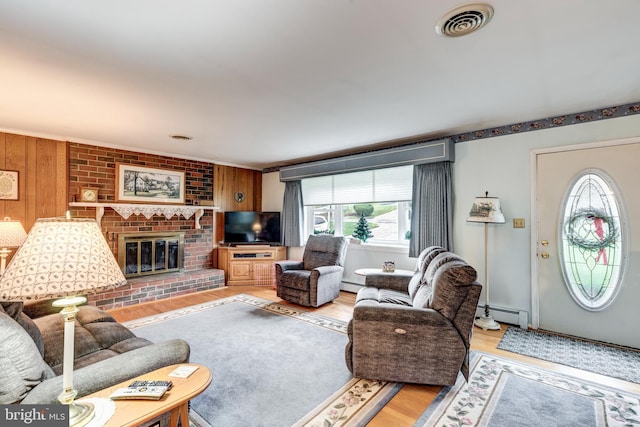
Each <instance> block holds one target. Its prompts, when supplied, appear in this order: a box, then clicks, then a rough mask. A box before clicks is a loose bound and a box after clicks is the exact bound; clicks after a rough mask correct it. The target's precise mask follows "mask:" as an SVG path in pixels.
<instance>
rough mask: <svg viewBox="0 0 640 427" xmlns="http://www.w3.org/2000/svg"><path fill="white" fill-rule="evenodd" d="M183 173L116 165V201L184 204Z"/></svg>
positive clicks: (121, 164)
mask: <svg viewBox="0 0 640 427" xmlns="http://www.w3.org/2000/svg"><path fill="white" fill-rule="evenodd" d="M184 193H185V176H184V172H183V171H176V170H170V169H153V168H147V167H143V166H135V165H127V164H123V163H116V201H117V202H133V203H164V204H167V203H175V204H184V200H185V197H184Z"/></svg>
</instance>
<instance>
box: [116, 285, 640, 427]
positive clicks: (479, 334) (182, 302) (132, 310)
mask: <svg viewBox="0 0 640 427" xmlns="http://www.w3.org/2000/svg"><path fill="white" fill-rule="evenodd" d="M237 294H249V295H253V296H256V297H259V298H265V299H269V300H272V301H275V302H279V303H282V304H286V305H292V304H290V303H288V302H286V301H283V300H281V299H280V298H278V297H277V296H276V293H275V290H273V289H272V288H271V287H269V286H229V287H225V288H220V289H215V290H211V291H204V292H198V293H194V294H189V295H185V296H181V297H175V298H170V299H166V300H162V301H157V302H149V303H144V304H138V305H135V306H131V307H125V308H119V309H114V310H110V311H109V312H110V313H111V315H113V316H114V317H115V318H116V320H118V321H120V322H124V321H127V320H133V319H137V318H141V317H146V316H151V315H153V314H158V313H162V312H166V311H171V310H175V309H178V308H182V307H186V306H189V305H195V304H201V303H204V302H207V301H212V300H216V299H220V298H225V297H228V296H233V295H237ZM354 303H355V294H353V293H350V292H341V293H340V297H339V298H338V299H336V300H335V301H333V302H332V303H329V304H325V305H324V306H322V307H319V308H316V309H313V308H305V309H308V310H309V311H314V312H317V313H320V314H322V315H325V316H329V317H333V318H335V319H340V320H344V321H348V320H350V319H351V314H352V311H353V305H354ZM505 330H506V328H504V327H503V329H502V330H500V331H484V330H482V329H478V328H474V333H473V339H472V341H471V349H472V350H480V351H484V352H486V353H493V354H497V355H501V356H503V357H507V358H510V359H513V360H520V361H523V362H526V363H529V364H532V365H537V366H541V367H543V368H546V369H548V370H552V371H555V372H560V373H565V374H568V375H573V376H578V377H580V378H583V379H587V380H591V381H594V382H598V383H602V384H606V385H609V386H612V387H617V388H620V389H623V390H626V391H630V392H634V393H640V384H634V383H630V382H627V381H622V380H617V379H614V378H609V377H604V376H601V375H598V374H593V373H590V372H586V371H581V370H578V369H573V368H570V367H567V366H564V365H559V364H556V363H551V362H545V361H543V360H540V359H534V358H531V357H527V356H521V355H518V354H514V353H511V352H506V351H502V350H498V349H497V346H498V343H499V342H500V339H501V337H502V335H503V334H504V332H505ZM440 389H441V387H440V386H425V385H415V384H407V385H405V386H403V387H402V389H401V390H400V391H399V392H398V394H396V396H395V397H394V398H393V399H391V401H390V402H389V403H388V404H387V405H386V406H385V407H384V408H383V409H382V410H381V411H380V412H379V413H378V415H376V417H375V418H374V419H373V420H372V421H371V422H370V423H369V424H368V426H369V427H389V426H398V427H400V426H413V424H414V423H415V421H416V420H417V419H418V417H419V416H420V415H421V414H422V412H423V411H424V410H425V409H426V408H427V406H429V404H430V403H431V401H432V400H433V399H434V398H435V396H436V395H437V394H438V392H439V391H440Z"/></svg>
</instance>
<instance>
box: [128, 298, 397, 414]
mask: <svg viewBox="0 0 640 427" xmlns="http://www.w3.org/2000/svg"><path fill="white" fill-rule="evenodd" d="M125 326H127V327H129V328H130V329H132V331H133V332H134V333H135V334H136V335H138V336H141V337H144V338H147V339H149V340H151V341H154V342H158V341H162V340H165V339H170V338H182V339H184V340H186V341H187V342H188V343H189V345H190V346H191V358H190V360H191V361H192V362H194V363H200V364H202V365H205V366H207V367H208V368H209V369H210V370H211V372H212V376H213V381H212V383H211V386H209V388H208V389H207V390H205V391H204V392H203V393H202V394H201V395H199V396H197V397H196V398H194V399H193V400H192V402H191V417H192V419H193V420H195V421H196V423H197V424H198V425H201V426H206V425H214V426H225V427H233V426H242V427H246V426H249V427H250V426H264V427H267V426H278V427H282V426H291V425H295V426H325V427H328V426H336V427H338V426H364V425H366V423H367V422H368V421H369V420H370V419H371V418H373V416H374V415H375V414H376V413H377V412H378V411H379V410H380V409H381V408H382V407H383V406H384V405H385V404H386V403H387V402H388V401H389V399H391V397H393V395H395V393H397V391H398V390H399V388H400V387H401V385H400V384H396V383H383V382H378V381H368V380H364V379H354V378H353V377H352V376H351V374H350V372H349V371H348V370H347V368H346V364H345V361H344V347H345V344H346V342H347V338H346V327H347V323H346V322H343V321H340V320H336V319H332V318H329V317H325V316H320V315H317V314H314V313H310V312H307V311H304V310H301V309H297V308H294V307H290V306H285V305H281V304H277V303H273V302H271V301H269V300H265V299H261V298H256V297H253V296H250V295H244V294H241V295H236V296H233V297H228V298H224V299H220V300H216V301H211V302H208V303H204V304H200V305H196V306H191V307H187V308H184V309H180V310H175V311H172V312H168V313H162V314H159V315H156V316H151V317H147V318H144V319H138V320H135V321H131V322H126V323H125Z"/></svg>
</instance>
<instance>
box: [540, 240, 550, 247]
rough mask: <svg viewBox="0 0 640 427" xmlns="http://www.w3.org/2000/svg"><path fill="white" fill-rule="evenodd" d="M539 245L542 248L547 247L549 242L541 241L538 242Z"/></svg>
mask: <svg viewBox="0 0 640 427" xmlns="http://www.w3.org/2000/svg"><path fill="white" fill-rule="evenodd" d="M540 244H541V245H542V246H549V241H548V240H543V241H541V242H540Z"/></svg>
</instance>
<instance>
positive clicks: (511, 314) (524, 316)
mask: <svg viewBox="0 0 640 427" xmlns="http://www.w3.org/2000/svg"><path fill="white" fill-rule="evenodd" d="M362 287H363V286H362V285H361V284H359V283H353V282H347V281H343V282H342V286H341V287H340V289H341V290H343V291H346V292H353V293H358V291H359V290H360V289H361V288H362ZM490 310H491V316H492V317H493V318H494V319H495V320H496V322H500V323H508V324H510V325H517V326H520V327H521V328H522V329H527V328H529V312H527V311H524V310H514V309H513V308H505V307H494V306H491V308H490ZM483 314H484V305H482V306H480V305H479V306H478V308H477V309H476V316H482V315H483Z"/></svg>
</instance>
